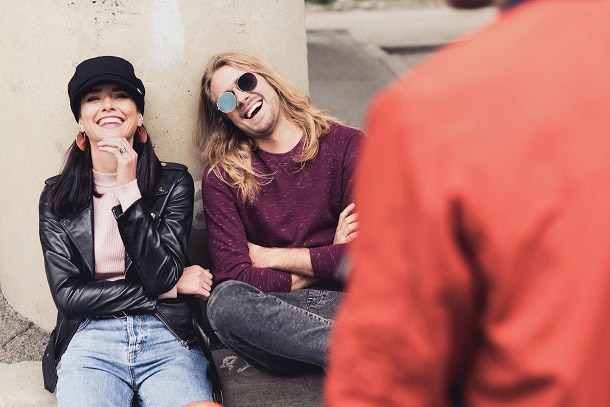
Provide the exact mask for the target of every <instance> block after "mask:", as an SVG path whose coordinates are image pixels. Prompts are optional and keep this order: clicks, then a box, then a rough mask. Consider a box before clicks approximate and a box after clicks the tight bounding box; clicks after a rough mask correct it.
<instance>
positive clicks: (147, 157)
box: [47, 136, 162, 217]
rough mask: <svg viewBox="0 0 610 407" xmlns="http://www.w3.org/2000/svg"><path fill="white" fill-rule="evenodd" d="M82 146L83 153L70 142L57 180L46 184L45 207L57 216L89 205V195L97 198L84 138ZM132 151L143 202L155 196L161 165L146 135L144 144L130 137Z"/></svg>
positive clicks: (89, 151)
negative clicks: (84, 147) (135, 158)
mask: <svg viewBox="0 0 610 407" xmlns="http://www.w3.org/2000/svg"><path fill="white" fill-rule="evenodd" d="M86 144H87V150H86V151H82V150H80V149H79V148H78V146H77V145H76V142H74V143H72V145H71V146H70V148H69V149H68V155H67V157H66V162H65V164H64V168H63V170H62V171H61V173H60V174H59V176H58V178H57V180H55V182H54V183H52V184H51V185H49V194H48V195H47V205H48V206H49V208H50V209H51V211H52V212H53V213H54V214H55V215H57V216H59V217H64V216H66V215H68V214H69V213H71V212H76V211H77V210H78V209H79V208H82V207H84V206H87V205H89V203H90V202H91V197H92V196H93V195H95V196H99V194H98V193H97V192H96V191H95V188H94V186H93V164H92V162H91V146H89V138H87V141H86ZM133 149H134V150H135V151H136V153H138V166H137V168H136V178H137V179H138V186H139V187H140V193H141V194H142V197H143V198H144V199H147V198H150V197H151V196H152V195H153V194H154V193H155V191H156V188H157V186H158V183H159V180H160V178H161V171H162V169H161V162H160V161H159V158H157V155H156V154H155V150H154V148H153V145H152V141H151V140H150V136H149V137H148V138H147V140H146V143H138V142H136V137H134V142H133Z"/></svg>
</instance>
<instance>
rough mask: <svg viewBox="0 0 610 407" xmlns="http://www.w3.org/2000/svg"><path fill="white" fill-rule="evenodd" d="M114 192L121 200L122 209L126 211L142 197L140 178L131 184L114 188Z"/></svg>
mask: <svg viewBox="0 0 610 407" xmlns="http://www.w3.org/2000/svg"><path fill="white" fill-rule="evenodd" d="M112 193H113V194H114V196H116V198H117V199H118V200H119V203H120V204H121V210H122V211H123V212H125V211H126V210H127V209H128V208H129V207H130V206H131V205H133V203H134V202H135V201H137V200H138V199H140V198H142V194H141V193H140V188H138V180H137V179H134V180H133V181H131V182H130V183H129V184H125V185H121V186H120V187H114V188H112Z"/></svg>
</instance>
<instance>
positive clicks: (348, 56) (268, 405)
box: [0, 0, 490, 407]
mask: <svg viewBox="0 0 610 407" xmlns="http://www.w3.org/2000/svg"><path fill="white" fill-rule="evenodd" d="M435 1H436V0H410V1H409V2H405V1H404V0H403V3H404V4H407V3H409V4H413V3H417V2H419V3H421V5H422V7H423V6H424V5H429V4H433V3H434V2H435ZM399 2H400V0H395V1H394V2H391V1H386V2H385V3H392V4H393V5H398V3H399ZM343 3H344V4H347V2H345V1H344V2H343ZM355 3H359V6H362V4H363V3H365V2H353V1H352V3H351V4H352V5H353V4H355ZM368 3H370V4H373V3H375V2H368ZM377 3H383V2H377ZM363 13H364V14H363ZM452 13H453V12H451V11H448V10H446V9H445V8H439V7H436V8H429V7H428V8H426V9H421V8H420V9H417V8H415V9H414V8H408V7H403V8H399V9H392V10H390V11H388V10H379V11H375V12H371V13H370V14H366V11H364V10H363V9H362V8H353V9H348V10H343V11H333V12H328V11H324V12H320V11H312V12H308V13H307V16H306V26H307V30H308V32H307V42H308V64H309V79H310V83H309V86H310V94H311V97H312V99H313V101H314V104H315V105H316V106H318V107H321V108H325V109H327V110H329V111H330V112H331V113H332V114H333V115H335V116H336V117H337V118H339V119H340V120H341V121H343V122H344V123H345V124H347V125H350V126H354V127H358V128H363V126H364V123H365V117H366V110H367V108H368V105H369V102H370V100H371V98H372V97H374V95H375V94H377V92H379V91H380V90H381V89H383V88H384V87H385V86H387V85H388V84H389V83H390V82H392V81H393V80H394V79H396V78H397V77H398V76H399V75H401V74H402V73H404V72H406V71H407V70H408V69H409V68H410V67H411V66H412V64H415V63H417V62H419V61H420V60H421V59H422V58H425V57H426V56H427V55H428V54H429V51H424V52H419V53H417V52H416V53H415V54H417V55H407V56H406V57H405V55H401V56H397V55H390V54H388V53H387V52H385V51H384V50H383V49H382V47H384V46H385V47H390V46H393V47H396V46H398V45H399V46H400V47H407V49H408V47H410V46H414V45H434V46H436V45H441V44H444V43H446V42H447V41H450V40H453V39H454V38H456V37H457V36H458V35H459V34H461V33H462V32H464V31H466V30H467V29H470V28H471V27H473V26H476V25H478V24H479V23H481V22H483V21H484V20H485V19H488V18H489V16H490V15H489V12H483V13H480V12H477V13H479V14H476V15H475V14H461V15H455V14H452ZM485 13H488V14H485ZM367 16H368V17H367ZM395 21H396V22H397V21H402V24H401V25H400V26H398V25H397V26H394V24H395V23H394V22H395ZM409 21H410V22H411V23H409V24H407V25H405V24H406V23H405V22H409ZM416 22H417V23H416ZM396 24H398V23H396ZM391 30H394V32H392V31H391ZM396 30H398V31H396ZM408 30H411V31H408ZM413 30H415V31H413ZM417 30H420V31H417ZM416 31H417V32H418V33H419V34H417V35H416V34H415V32H416ZM408 32H411V34H408ZM426 32H427V34H426ZM424 37H425V38H424ZM384 38H385V39H384ZM388 39H391V40H392V41H394V42H393V43H391V42H390V40H388ZM398 41H400V42H398ZM414 56H415V57H414ZM46 338H47V333H46V332H44V331H43V330H41V329H40V328H38V327H36V326H35V325H33V324H32V323H31V322H30V321H28V320H26V319H25V318H23V317H22V316H20V315H19V314H18V313H17V312H15V311H14V310H13V309H12V308H11V307H10V305H9V304H8V303H7V302H6V301H5V299H4V296H3V295H2V293H1V291H0V407H22V406H36V407H47V406H55V405H56V403H55V397H54V395H52V394H50V393H48V392H47V391H46V390H44V389H43V387H42V375H41V368H40V360H41V357H42V351H43V349H44V345H45V343H46ZM214 357H215V362H216V364H217V366H218V368H219V373H220V375H221V379H222V381H223V384H224V390H225V393H226V401H227V402H226V403H225V406H228V407H231V406H254V407H256V406H260V407H273V406H278V407H279V406H282V407H292V406H294V407H297V406H298V407H301V406H303V405H307V406H320V405H321V391H322V380H323V377H322V375H321V374H309V375H301V376H295V377H277V376H273V375H269V374H265V373H262V372H260V371H257V370H255V369H253V368H251V367H249V366H247V364H246V363H245V362H244V361H243V360H241V359H240V358H237V357H236V356H235V355H233V354H231V353H230V352H229V351H227V350H225V349H220V350H215V351H214Z"/></svg>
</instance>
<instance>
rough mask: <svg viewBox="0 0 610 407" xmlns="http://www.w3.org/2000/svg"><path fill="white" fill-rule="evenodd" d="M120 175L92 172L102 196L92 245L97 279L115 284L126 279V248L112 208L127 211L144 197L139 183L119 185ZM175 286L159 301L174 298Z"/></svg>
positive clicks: (98, 200) (95, 199)
mask: <svg viewBox="0 0 610 407" xmlns="http://www.w3.org/2000/svg"><path fill="white" fill-rule="evenodd" d="M116 178H117V174H104V173H101V172H97V171H95V170H94V171H93V183H94V184H95V190H96V191H97V192H98V193H100V194H102V196H101V197H99V198H98V197H95V196H94V197H93V225H94V230H93V242H94V243H93V244H94V253H95V280H98V281H113V280H119V279H122V278H124V277H125V246H124V245H123V240H122V239H121V235H120V233H119V228H118V226H117V222H116V220H115V218H114V216H113V214H112V208H113V207H114V206H116V205H119V204H120V205H121V208H122V209H123V211H126V210H127V208H129V207H130V206H131V205H133V203H134V202H136V201H137V200H138V199H140V198H141V197H142V195H141V194H140V189H139V188H138V182H137V180H135V179H134V180H133V181H131V182H130V183H129V184H126V185H122V186H119V187H117V186H116ZM176 295H177V290H176V287H174V288H173V289H172V290H170V291H168V292H167V293H165V294H162V295H160V296H159V298H168V297H171V298H175V297H176Z"/></svg>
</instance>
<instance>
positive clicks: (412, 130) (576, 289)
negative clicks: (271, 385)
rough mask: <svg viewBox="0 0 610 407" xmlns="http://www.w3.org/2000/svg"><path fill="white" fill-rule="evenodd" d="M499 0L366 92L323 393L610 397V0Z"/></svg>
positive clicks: (521, 400)
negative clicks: (482, 22) (484, 21)
mask: <svg viewBox="0 0 610 407" xmlns="http://www.w3.org/2000/svg"><path fill="white" fill-rule="evenodd" d="M454 3H455V5H456V6H460V5H466V6H469V7H474V6H475V5H481V6H482V5H486V4H487V3H490V2H485V1H479V2H475V1H474V0H473V1H469V2H464V3H466V4H462V2H461V1H457V0H455V1H454ZM475 3H476V4H475ZM497 3H500V4H498V5H499V6H500V7H501V8H502V10H501V12H500V15H499V17H498V18H497V19H496V21H494V22H492V23H491V24H489V25H488V26H486V27H484V28H483V29H480V30H479V31H478V32H476V33H475V34H473V35H471V36H470V37H468V39H467V40H465V41H462V42H458V43H456V44H454V45H451V46H449V47H446V48H445V49H444V50H442V51H441V52H439V53H438V54H437V55H435V56H434V57H433V58H431V59H430V60H429V61H428V62H427V63H426V64H424V65H422V66H420V67H419V68H416V69H415V70H414V71H413V72H411V73H410V74H408V75H406V76H405V77H404V78H402V79H400V80H399V81H397V82H396V83H395V84H393V85H392V86H391V87H390V88H389V89H387V90H386V91H385V92H383V93H382V94H381V95H380V96H379V97H378V98H377V99H376V100H375V102H374V103H373V105H372V107H371V112H370V117H369V121H368V124H367V130H368V135H369V137H370V142H369V143H368V144H367V146H366V147H365V150H364V155H363V161H362V164H361V166H360V168H359V170H358V171H359V172H358V173H359V174H360V178H359V180H358V182H357V188H356V191H357V192H356V204H357V205H358V207H359V216H360V220H359V222H360V225H359V237H358V239H357V240H356V241H355V242H354V262H355V269H354V271H353V274H352V275H351V276H350V285H349V286H348V287H349V288H348V294H347V296H346V298H345V302H344V306H343V307H342V308H341V309H340V311H339V315H338V320H337V327H336V331H335V334H334V336H333V341H332V343H331V356H330V358H331V360H330V367H329V378H328V382H327V384H326V399H327V402H328V405H330V406H355V407H357V406H448V405H467V406H490V405H507V406H509V405H510V406H608V405H610V386H609V385H608V383H609V382H608V380H609V378H610V313H609V312H608V310H610V295H609V293H610V243H609V242H610V159H609V158H608V157H609V156H610V115H609V112H610V74H609V72H610V53H608V49H609V48H608V46H609V39H610V24H608V22H609V21H610V2H607V1H601V0H530V1H522V2H506V3H505V2H497ZM515 3H516V4H515Z"/></svg>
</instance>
